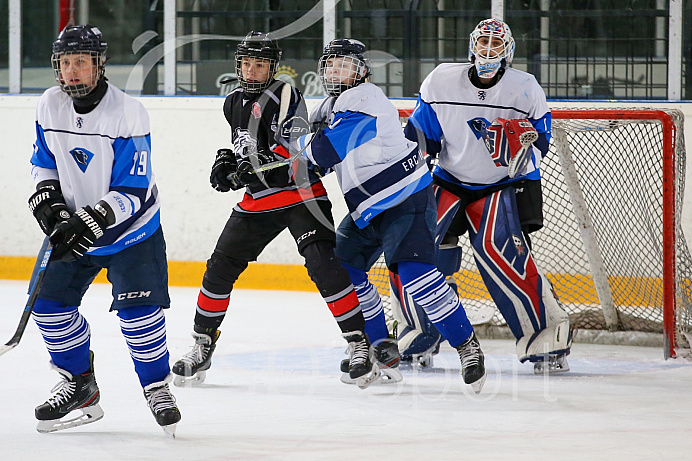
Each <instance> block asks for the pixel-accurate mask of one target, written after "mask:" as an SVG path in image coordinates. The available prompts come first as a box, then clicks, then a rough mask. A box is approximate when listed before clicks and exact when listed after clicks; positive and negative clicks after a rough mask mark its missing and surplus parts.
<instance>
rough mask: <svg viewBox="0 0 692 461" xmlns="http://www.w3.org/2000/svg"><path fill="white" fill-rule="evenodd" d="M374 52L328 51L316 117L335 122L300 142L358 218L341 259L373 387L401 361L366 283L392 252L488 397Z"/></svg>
mask: <svg viewBox="0 0 692 461" xmlns="http://www.w3.org/2000/svg"><path fill="white" fill-rule="evenodd" d="M365 52H366V49H365V46H364V45H363V44H362V43H361V42H359V41H357V40H353V39H336V40H333V41H331V42H330V43H329V44H328V45H327V46H326V47H325V48H324V52H323V55H322V57H321V58H320V60H319V65H318V72H319V76H320V78H321V80H322V84H323V86H324V88H325V91H326V92H327V94H328V95H329V96H328V97H327V98H326V99H325V100H324V101H323V102H322V104H321V105H320V106H319V107H318V108H316V110H315V112H314V113H313V114H312V115H311V117H310V118H311V120H321V119H322V118H323V117H325V116H326V117H327V119H328V123H329V125H328V126H327V127H326V128H324V130H323V131H321V132H318V133H317V134H316V135H315V136H314V137H312V138H311V137H310V136H309V135H308V136H303V137H301V138H300V142H299V143H298V146H296V147H294V149H295V148H298V149H302V148H303V147H305V146H306V145H307V143H308V141H309V140H310V139H312V142H311V143H310V144H309V145H308V147H307V148H306V150H305V151H304V154H305V156H306V157H307V158H308V159H309V160H310V162H312V163H314V164H316V165H319V166H320V167H322V168H333V169H334V171H335V173H336V175H337V179H338V182H339V185H340V187H341V190H342V192H343V194H344V198H345V200H346V204H347V206H348V209H349V212H350V213H349V214H348V215H347V216H346V217H345V218H344V219H343V221H342V222H341V224H340V225H339V228H338V231H337V241H336V255H337V257H338V258H339V260H340V261H341V263H342V264H343V265H344V267H346V269H347V270H348V272H349V275H350V276H351V280H352V281H353V285H354V286H355V287H356V293H357V294H358V299H359V300H360V303H361V306H362V309H363V314H364V315H365V318H366V322H367V323H366V327H365V330H366V331H365V332H366V334H367V336H368V337H369V338H370V341H371V343H372V344H373V345H374V348H375V358H376V364H377V367H374V369H373V370H374V371H373V375H372V376H369V377H367V379H368V380H376V379H377V378H378V375H377V372H378V371H380V370H378V369H377V368H380V369H381V370H382V372H384V373H385V374H386V375H388V376H390V374H391V372H392V369H393V368H395V367H396V366H398V362H399V353H398V349H397V345H396V342H395V341H392V340H391V339H389V332H388V330H387V325H386V323H385V318H384V312H383V308H382V300H381V299H380V296H379V294H378V293H377V290H376V289H375V288H374V287H373V285H372V284H371V283H370V282H369V281H368V275H367V273H368V270H369V269H370V268H371V267H372V265H373V264H374V263H375V261H376V260H377V259H378V257H379V256H380V255H381V254H382V253H384V257H385V260H386V263H387V266H388V267H389V269H390V270H391V271H393V272H394V273H396V274H397V275H398V277H400V279H401V283H402V284H403V285H404V286H405V287H406V289H407V290H408V292H409V293H410V294H411V296H412V297H413V298H414V299H416V300H417V301H418V302H419V303H420V304H421V305H422V306H423V308H424V309H425V312H427V314H428V315H429V317H430V319H431V320H432V322H433V323H434V325H435V326H436V328H437V329H438V330H439V331H440V332H441V333H442V335H443V336H444V337H445V338H446V339H447V340H448V341H449V344H450V345H451V346H452V347H454V348H456V350H457V351H458V353H459V356H460V359H461V367H462V375H463V379H464V382H465V383H466V384H470V385H471V386H472V387H473V389H474V390H475V391H476V392H480V390H481V388H482V387H483V383H484V382H485V377H486V373H485V364H484V357H483V352H482V351H481V348H480V344H479V342H478V340H477V338H476V335H475V333H474V330H473V327H472V326H471V324H470V323H469V321H468V319H467V318H466V313H465V312H464V309H463V307H462V306H461V304H460V303H459V298H458V297H457V295H456V294H455V293H454V292H453V291H452V290H451V289H450V288H449V287H448V286H447V284H446V283H445V280H444V277H443V276H442V274H441V273H440V272H439V271H438V270H437V269H436V268H435V266H434V263H435V245H434V231H435V203H434V196H433V190H432V178H431V176H430V172H429V171H428V167H427V165H426V164H425V161H424V160H423V159H422V157H421V154H420V153H419V152H418V148H417V146H416V144H415V143H414V142H411V141H408V140H407V139H406V138H404V136H403V133H402V130H401V124H400V121H399V114H398V111H397V109H396V108H395V107H394V106H393V105H392V103H391V102H390V101H389V100H388V99H387V97H386V96H385V94H384V93H383V92H382V90H380V89H379V88H378V87H377V86H375V85H373V84H372V83H369V82H368V80H367V79H368V76H369V75H370V66H369V63H368V60H367V58H366V57H365ZM396 371H397V372H398V370H396ZM362 384H364V383H359V385H361V387H364V386H363V385H362ZM365 384H367V383H365Z"/></svg>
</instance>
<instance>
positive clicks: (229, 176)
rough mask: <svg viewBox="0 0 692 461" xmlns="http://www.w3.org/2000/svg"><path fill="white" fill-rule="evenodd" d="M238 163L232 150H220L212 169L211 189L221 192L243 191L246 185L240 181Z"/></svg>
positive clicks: (210, 177)
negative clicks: (237, 173) (237, 172)
mask: <svg viewBox="0 0 692 461" xmlns="http://www.w3.org/2000/svg"><path fill="white" fill-rule="evenodd" d="M237 169H238V162H237V160H236V158H235V154H234V153H233V151H232V150H231V149H219V150H217V151H216V160H214V165H212V167H211V175H210V176H209V182H210V183H211V187H213V188H214V189H216V190H217V191H219V192H228V191H229V190H231V189H233V190H238V189H242V188H243V187H244V185H243V184H242V183H241V182H240V181H239V180H238V177H237V175H236V170H237Z"/></svg>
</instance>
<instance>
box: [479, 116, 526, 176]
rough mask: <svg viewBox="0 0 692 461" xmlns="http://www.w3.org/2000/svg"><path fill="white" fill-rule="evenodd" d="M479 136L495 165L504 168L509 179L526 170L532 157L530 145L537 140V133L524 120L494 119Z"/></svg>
mask: <svg viewBox="0 0 692 461" xmlns="http://www.w3.org/2000/svg"><path fill="white" fill-rule="evenodd" d="M481 135H482V137H483V142H485V147H486V148H487V149H488V152H490V157H491V158H492V159H493V161H494V162H495V165H497V166H506V167H507V168H508V172H507V174H508V175H509V177H510V178H514V177H515V176H518V175H520V174H521V173H522V172H523V171H524V170H525V169H526V166H527V165H528V164H529V162H530V161H531V157H532V156H533V149H532V148H531V144H533V143H534V142H535V141H536V140H537V139H538V132H537V131H536V129H535V128H534V127H533V125H532V124H531V122H530V121H529V120H527V119H525V118H514V119H510V120H505V119H503V118H496V119H495V120H494V121H493V123H492V124H491V125H490V126H489V127H487V128H483V130H482V132H481Z"/></svg>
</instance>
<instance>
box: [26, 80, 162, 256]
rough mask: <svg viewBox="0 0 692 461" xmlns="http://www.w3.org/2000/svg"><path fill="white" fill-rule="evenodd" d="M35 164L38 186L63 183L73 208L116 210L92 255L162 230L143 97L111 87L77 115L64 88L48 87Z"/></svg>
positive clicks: (39, 122) (39, 115) (40, 105)
mask: <svg viewBox="0 0 692 461" xmlns="http://www.w3.org/2000/svg"><path fill="white" fill-rule="evenodd" d="M31 163H32V165H33V167H32V175H33V177H34V182H35V183H36V184H38V183H39V182H41V181H45V180H59V181H60V187H61V188H62V193H63V196H64V197H65V203H66V205H67V207H68V208H69V209H70V211H72V212H74V211H75V210H77V209H78V208H81V207H84V206H87V205H89V206H91V207H93V206H94V205H95V204H96V203H97V202H98V201H100V200H104V201H105V202H107V203H108V204H109V205H110V207H111V208H112V209H113V212H114V214H115V223H114V224H113V225H112V226H110V227H109V228H108V229H107V230H106V231H105V233H104V235H103V236H102V237H101V238H99V239H98V240H96V242H94V246H93V247H91V248H90V249H89V251H88V254H91V255H109V254H114V253H117V252H119V251H121V250H122V249H124V248H125V247H128V246H130V245H134V244H136V243H138V242H141V241H143V240H144V239H146V238H147V237H149V236H151V235H152V234H153V233H154V232H155V231H156V230H157V229H158V228H159V227H160V220H159V209H160V202H159V197H158V191H157V188H156V183H155V181H154V174H153V172H152V171H151V137H150V133H149V116H148V115H147V112H146V110H145V109H144V106H142V104H141V103H140V102H139V101H137V100H136V99H134V98H132V97H131V96H128V95H126V94H125V93H123V92H122V91H121V90H119V89H118V88H116V87H114V86H112V85H109V86H108V90H107V91H106V94H105V95H104V96H103V99H102V100H101V102H100V103H99V104H98V106H96V108H94V109H93V110H92V111H91V112H89V113H86V114H79V113H77V112H76V111H75V110H74V107H73V102H72V98H70V97H69V96H68V95H67V94H65V93H64V92H63V91H62V90H61V89H60V88H59V87H57V86H56V87H52V88H49V89H48V90H46V91H45V92H44V93H43V95H42V96H41V98H40V99H39V102H38V105H37V108H36V142H35V143H34V153H33V155H32V157H31Z"/></svg>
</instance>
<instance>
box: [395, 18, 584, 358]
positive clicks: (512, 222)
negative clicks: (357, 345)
mask: <svg viewBox="0 0 692 461" xmlns="http://www.w3.org/2000/svg"><path fill="white" fill-rule="evenodd" d="M513 56H514V39H513V38H512V32H511V31H510V28H509V26H507V24H505V23H504V22H502V21H499V20H497V19H487V20H484V21H481V22H480V23H479V24H478V26H477V27H476V28H475V29H474V30H473V32H472V33H471V36H470V41H469V60H470V61H471V62H470V63H469V64H441V65H440V66H438V67H437V68H436V69H435V70H433V71H432V72H431V73H430V75H428V77H427V78H426V79H425V81H424V82H423V84H422V85H421V90H420V95H419V98H418V102H417V104H416V108H415V110H414V112H413V113H412V114H411V116H410V118H409V120H408V124H407V126H406V128H405V134H406V137H407V138H409V139H411V140H415V141H417V142H418V144H419V146H420V149H421V152H422V153H424V154H426V155H430V156H436V157H437V158H438V163H437V166H435V168H434V170H433V177H434V181H435V184H436V186H437V190H436V196H437V200H438V226H437V242H438V245H439V249H438V256H437V266H438V267H439V268H440V270H441V271H442V272H443V273H444V274H445V275H452V274H453V273H454V272H456V271H457V270H458V269H459V265H460V262H461V248H460V247H458V246H457V245H456V244H457V242H458V238H459V236H460V235H463V234H464V233H465V232H467V231H468V233H469V238H470V241H471V245H472V247H473V251H474V257H475V260H476V264H477V266H478V269H479V270H480V272H481V275H482V277H483V280H484V282H485V284H486V286H487V288H488V291H489V292H490V294H491V296H492V298H493V300H494V301H495V304H496V305H497V307H498V309H499V310H500V312H501V313H502V315H503V316H504V318H505V320H506V321H507V324H508V325H509V327H510V329H511V331H512V333H513V334H514V336H515V337H516V339H517V355H518V357H519V360H520V361H521V362H524V361H527V360H528V361H531V362H534V363H535V365H534V370H535V371H536V372H539V371H544V370H547V371H567V370H569V366H568V365H567V361H566V360H565V356H566V355H567V354H569V351H570V346H571V342H572V338H571V330H570V324H569V317H568V315H567V313H566V312H565V311H564V309H563V308H562V307H561V306H560V305H559V303H558V301H557V299H556V297H555V296H554V293H553V291H552V288H551V285H550V282H549V281H548V280H547V279H546V277H545V276H544V274H543V272H542V271H541V270H540V269H539V268H538V266H537V265H536V262H535V260H534V259H533V257H532V255H531V251H530V247H531V245H530V240H529V237H528V234H529V233H530V232H534V231H537V230H538V229H540V228H541V227H543V212H542V204H543V202H542V196H541V185H540V178H541V175H540V169H539V167H540V162H541V158H542V157H543V156H545V155H546V153H547V152H548V144H549V142H550V126H551V116H550V110H549V108H548V105H547V103H546V98H545V93H544V92H543V90H542V88H541V87H540V85H539V84H538V82H537V81H536V79H535V78H534V77H533V76H532V75H531V74H528V73H526V72H522V71H519V70H516V69H512V68H511V67H510V65H511V63H512V58H513ZM402 298H403V299H401V301H402V302H401V305H402V309H403V310H404V315H403V318H404V320H405V323H408V326H407V327H406V328H405V329H404V331H403V332H401V334H400V336H399V339H400V344H401V347H402V352H403V353H404V354H408V355H410V356H414V357H415V356H416V355H417V354H418V355H421V354H422V355H425V354H426V352H427V353H429V352H430V351H431V350H434V348H435V346H436V343H437V341H439V334H438V333H437V332H436V331H435V329H434V328H433V327H432V326H431V325H430V323H429V322H428V321H426V319H425V318H424V315H425V314H424V313H423V312H422V311H421V309H419V308H417V306H415V305H414V304H413V303H410V302H407V300H406V297H405V296H403V297H402ZM406 320H408V322H406ZM546 363H548V364H549V366H547V367H546V366H545V364H546Z"/></svg>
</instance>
